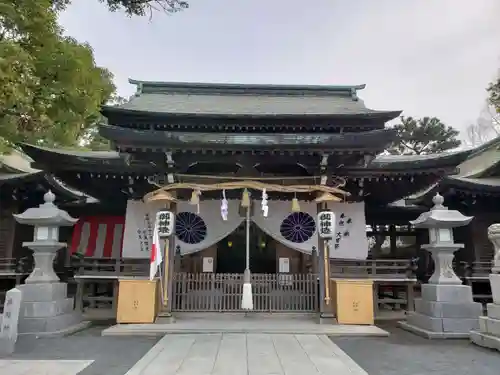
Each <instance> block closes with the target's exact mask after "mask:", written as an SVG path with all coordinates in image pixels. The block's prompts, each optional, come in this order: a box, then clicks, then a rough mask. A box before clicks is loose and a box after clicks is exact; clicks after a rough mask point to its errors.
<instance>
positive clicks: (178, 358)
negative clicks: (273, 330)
mask: <svg viewBox="0 0 500 375" xmlns="http://www.w3.org/2000/svg"><path fill="white" fill-rule="evenodd" d="M159 374H161V375H315V374H317V375H366V372H364V371H363V370H362V369H361V368H360V367H359V366H357V365H356V364H355V363H354V362H353V361H352V360H351V359H350V358H349V357H348V356H347V355H346V354H345V353H344V352H343V351H342V350H340V349H339V347H338V346H337V345H335V344H333V343H332V342H331V341H329V339H328V338H327V337H326V336H323V335H291V334H276V335H271V334H253V333H252V334H241V333H224V334H175V335H166V336H165V337H164V338H163V339H161V340H160V341H159V342H158V344H156V345H155V347H153V349H151V350H150V351H149V352H148V354H146V355H145V356H144V357H143V358H142V359H141V360H140V361H139V362H138V363H137V364H136V365H135V366H134V367H133V368H132V369H131V370H130V371H129V372H128V373H127V374H126V375H159Z"/></svg>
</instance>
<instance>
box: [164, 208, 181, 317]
mask: <svg viewBox="0 0 500 375" xmlns="http://www.w3.org/2000/svg"><path fill="white" fill-rule="evenodd" d="M170 211H171V212H172V213H173V214H174V216H175V215H176V213H177V203H175V202H171V203H170ZM164 249H165V250H166V252H165V253H164V254H163V259H164V262H163V278H164V279H163V308H162V316H166V317H170V316H171V315H172V291H173V282H172V281H173V275H174V272H175V268H174V258H175V228H174V233H173V234H172V235H171V236H170V237H169V238H168V246H165V247H164Z"/></svg>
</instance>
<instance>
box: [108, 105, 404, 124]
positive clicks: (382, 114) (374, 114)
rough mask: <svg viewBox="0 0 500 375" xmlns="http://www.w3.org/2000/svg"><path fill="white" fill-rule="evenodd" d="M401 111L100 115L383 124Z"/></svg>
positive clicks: (131, 111)
mask: <svg viewBox="0 0 500 375" xmlns="http://www.w3.org/2000/svg"><path fill="white" fill-rule="evenodd" d="M402 112H403V111H400V110H397V111H381V110H370V112H365V113H319V114H318V113H299V114H297V113H289V114H287V113H277V114H238V113H229V114H228V113H200V112H186V113H181V112H155V111H144V110H135V109H129V108H121V107H118V106H107V105H105V106H102V107H101V114H102V115H103V116H106V114H111V113H123V114H129V115H139V116H144V117H178V118H180V117H183V118H187V117H190V118H193V117H195V118H211V119H212V118H213V119H236V118H248V119H266V118H267V119H281V118H284V119H286V118H318V119H320V118H367V119H370V118H372V119H381V120H384V121H385V122H387V121H390V120H393V119H395V118H396V117H398V116H399V115H401V113H402Z"/></svg>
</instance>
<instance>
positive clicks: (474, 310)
mask: <svg viewBox="0 0 500 375" xmlns="http://www.w3.org/2000/svg"><path fill="white" fill-rule="evenodd" d="M415 311H418V312H419V313H421V314H423V315H427V316H432V317H436V318H470V319H477V318H478V317H479V316H480V315H482V313H483V307H482V305H481V304H480V303H478V302H471V303H454V302H439V301H426V300H423V299H422V298H416V299H415Z"/></svg>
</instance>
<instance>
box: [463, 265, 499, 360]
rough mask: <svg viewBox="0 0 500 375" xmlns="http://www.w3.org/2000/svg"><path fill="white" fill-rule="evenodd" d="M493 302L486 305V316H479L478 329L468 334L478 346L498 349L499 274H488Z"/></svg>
mask: <svg viewBox="0 0 500 375" xmlns="http://www.w3.org/2000/svg"><path fill="white" fill-rule="evenodd" d="M490 283H491V292H492V295H493V303H489V304H488V305H487V306H486V307H487V310H488V316H481V317H480V318H479V330H478V331H473V332H471V334H470V339H471V341H472V342H473V343H474V344H476V345H480V346H484V347H486V348H490V349H496V350H499V351H500V274H491V275H490Z"/></svg>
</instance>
